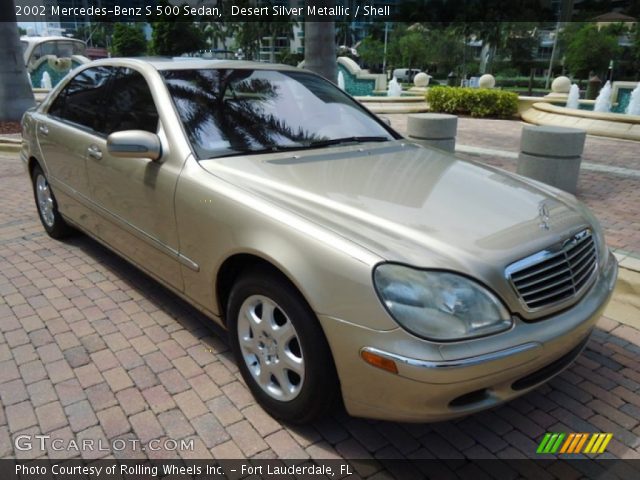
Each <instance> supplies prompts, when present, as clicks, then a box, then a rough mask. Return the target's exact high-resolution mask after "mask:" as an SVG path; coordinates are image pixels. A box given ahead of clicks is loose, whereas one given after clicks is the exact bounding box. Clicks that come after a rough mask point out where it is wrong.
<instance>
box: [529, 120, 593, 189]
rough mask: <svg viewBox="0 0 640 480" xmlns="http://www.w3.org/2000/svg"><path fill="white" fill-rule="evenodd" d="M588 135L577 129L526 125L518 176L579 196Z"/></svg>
mask: <svg viewBox="0 0 640 480" xmlns="http://www.w3.org/2000/svg"><path fill="white" fill-rule="evenodd" d="M586 135H587V132H585V131H584V130H580V129H577V128H566V127H536V126H533V125H526V126H525V127H524V128H523V129H522V137H521V139H520V155H518V173H519V174H520V175H524V176H525V177H529V178H533V179H534V180H539V181H541V182H544V183H546V184H548V185H552V186H554V187H557V188H561V189H562V190H565V191H567V192H570V193H576V188H577V187H578V174H579V173H580V162H581V161H582V156H581V155H582V151H583V150H584V141H585V138H586Z"/></svg>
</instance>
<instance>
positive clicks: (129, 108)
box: [104, 68, 158, 135]
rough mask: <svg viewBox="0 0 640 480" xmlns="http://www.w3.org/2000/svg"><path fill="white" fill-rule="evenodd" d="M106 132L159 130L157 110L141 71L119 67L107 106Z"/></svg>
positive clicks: (153, 131) (154, 131)
mask: <svg viewBox="0 0 640 480" xmlns="http://www.w3.org/2000/svg"><path fill="white" fill-rule="evenodd" d="M104 130H105V134H106V135H109V134H110V133H113V132H117V131H121V130H145V131H147V132H151V133H156V132H157V131H158V110H157V109H156V106H155V103H154V101H153V97H152V95H151V90H150V89H149V85H148V84H147V81H146V80H145V79H144V77H143V76H142V74H140V73H139V72H137V71H135V70H132V69H130V68H118V71H117V72H116V74H115V76H114V78H113V84H112V88H111V98H110V101H109V105H108V106H107V108H106V122H105V127H104Z"/></svg>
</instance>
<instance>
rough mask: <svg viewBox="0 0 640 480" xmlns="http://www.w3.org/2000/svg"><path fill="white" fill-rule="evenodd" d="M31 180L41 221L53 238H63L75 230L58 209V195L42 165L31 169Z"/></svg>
mask: <svg viewBox="0 0 640 480" xmlns="http://www.w3.org/2000/svg"><path fill="white" fill-rule="evenodd" d="M31 182H32V184H33V197H34V199H35V202H36V208H37V209H38V217H40V222H41V223H42V226H43V227H44V229H45V230H46V232H47V234H48V235H49V236H50V237H51V238H56V239H59V238H63V237H66V236H68V235H69V234H71V233H72V232H73V229H72V228H71V227H70V226H69V225H68V224H67V223H66V222H65V221H64V219H63V218H62V215H60V212H59V211H58V203H57V202H56V197H55V196H54V195H53V191H52V190H51V187H50V185H49V181H48V180H47V176H46V175H45V174H44V172H43V171H42V168H41V167H40V165H35V166H34V167H33V169H32V170H31Z"/></svg>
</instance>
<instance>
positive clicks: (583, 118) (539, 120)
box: [521, 102, 640, 141]
mask: <svg viewBox="0 0 640 480" xmlns="http://www.w3.org/2000/svg"><path fill="white" fill-rule="evenodd" d="M581 103H582V102H581ZM521 117H522V119H523V120H524V121H525V122H527V123H532V124H534V125H555V126H558V127H573V128H581V129H583V130H586V131H587V133H588V134H589V135H597V136H601V137H611V138H622V139H625V140H636V141H640V115H627V114H622V113H610V112H609V113H603V112H593V111H589V110H581V109H575V108H566V107H561V106H558V105H553V104H551V103H545V102H537V103H534V104H533V105H531V108H529V109H528V110H526V111H524V112H522V113H521Z"/></svg>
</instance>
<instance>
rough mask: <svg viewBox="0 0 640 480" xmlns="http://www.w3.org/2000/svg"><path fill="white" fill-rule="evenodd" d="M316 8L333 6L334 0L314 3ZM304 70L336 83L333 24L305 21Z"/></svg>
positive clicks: (334, 25) (336, 69)
mask: <svg viewBox="0 0 640 480" xmlns="http://www.w3.org/2000/svg"><path fill="white" fill-rule="evenodd" d="M314 4H315V5H317V6H327V7H331V6H335V0H326V1H320V2H317V1H316V2H314ZM304 68H306V69H307V70H311V71H312V72H315V73H317V74H318V75H322V76H323V77H324V78H326V79H327V80H329V81H331V82H333V83H337V82H338V64H337V62H336V24H335V22H333V21H331V22H313V21H306V22H305V29H304Z"/></svg>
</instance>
